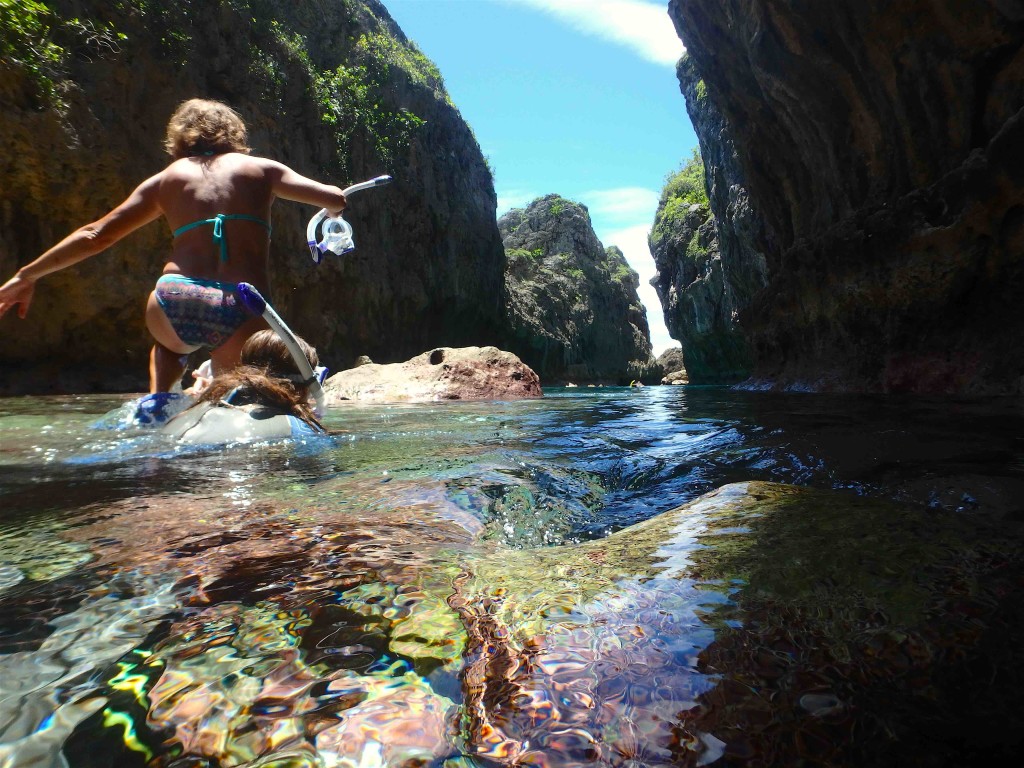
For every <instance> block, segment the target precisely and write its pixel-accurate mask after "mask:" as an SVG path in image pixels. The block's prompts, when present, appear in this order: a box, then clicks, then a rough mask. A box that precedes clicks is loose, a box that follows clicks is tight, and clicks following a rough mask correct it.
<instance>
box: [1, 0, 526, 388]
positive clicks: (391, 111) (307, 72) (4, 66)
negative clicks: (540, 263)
mask: <svg viewBox="0 0 1024 768" xmlns="http://www.w3.org/2000/svg"><path fill="white" fill-rule="evenodd" d="M34 5H35V6H39V5H40V4H34ZM14 6H17V7H16V8H14V10H12V6H10V5H8V6H7V7H6V8H0V46H2V50H3V52H4V56H3V60H2V62H0V107H2V109H0V148H2V149H0V179H3V183H0V273H2V274H3V276H4V278H6V276H7V275H9V274H10V273H12V272H13V271H14V270H15V269H16V267H17V266H19V265H21V264H24V263H26V262H28V261H30V260H31V259H32V258H34V257H35V256H37V255H38V254H39V253H40V252H42V251H43V250H44V249H45V248H47V247H49V246H50V245H52V244H53V243H55V242H56V241H57V240H59V239H60V238H61V237H63V236H64V235H65V234H67V233H68V232H70V231H71V230H72V229H74V228H75V227H76V226H79V225H81V224H84V223H86V222H88V221H91V220H92V219H94V218H96V217H98V216H100V215H102V214H103V213H105V212H106V211H107V210H108V209H109V208H111V207H112V206H114V205H116V204H117V203H118V202H120V201H121V200H122V199H123V198H124V197H125V196H126V195H127V194H128V193H129V192H130V191H131V189H132V188H133V187H134V186H135V185H136V184H137V183H138V182H140V181H141V180H142V179H144V178H146V177H147V176H148V175H151V174H153V173H156V172H157V171H159V170H160V169H161V168H162V167H164V165H165V164H166V162H167V156H166V155H164V154H163V153H162V149H161V144H162V137H163V132H164V128H165V125H166V121H167V118H168V117H169V115H170V113H171V112H172V111H173V109H174V107H175V106H176V105H177V104H178V103H179V102H180V101H182V100H184V99H186V98H191V97H193V96H204V97H209V98H216V99H221V100H224V101H226V102H228V103H229V104H231V105H232V106H234V107H235V108H236V109H237V110H238V111H239V112H240V113H241V114H242V116H243V117H244V118H245V119H246V122H247V124H248V125H249V128H250V139H251V143H252V145H253V147H254V151H255V153H256V154H260V155H265V156H270V157H274V158H275V159H279V160H282V161H283V162H286V163H288V164H289V165H291V166H292V167H294V168H295V169H296V170H298V171H300V172H302V173H305V174H307V175H311V176H314V177H317V178H321V179H325V180H331V181H333V182H335V183H338V184H340V185H341V186H345V185H347V184H349V183H352V182H354V181H359V180H362V179H365V178H369V177H372V176H376V175H378V174H382V173H389V174H391V175H392V176H393V177H394V182H393V183H392V185H391V186H389V187H384V188H380V189H377V190H372V191H367V192H363V193H360V194H359V195H358V196H353V198H352V200H351V205H350V209H349V212H348V213H347V214H346V218H347V219H348V220H349V221H350V222H351V224H352V225H353V228H354V230H355V240H356V246H357V250H356V251H355V252H354V253H352V254H350V255H348V256H346V257H345V258H343V259H336V258H333V257H330V256H328V257H327V259H325V261H324V263H323V264H321V265H320V266H319V267H316V266H314V265H313V263H312V261H311V259H310V258H309V255H308V250H307V248H306V245H305V223H306V221H307V220H308V218H309V216H311V215H312V214H313V213H314V210H312V209H311V208H309V207H308V206H300V205H297V204H294V203H289V202H286V201H285V202H279V203H277V204H276V205H275V207H274V216H273V227H274V236H273V243H272V251H271V260H272V275H271V278H272V284H273V288H272V291H273V296H272V300H273V302H274V304H275V307H276V308H277V310H278V312H279V313H280V314H281V315H282V316H284V317H285V319H286V320H287V321H288V322H289V324H290V325H292V327H293V328H294V329H295V330H296V332H298V333H300V334H302V335H303V336H305V337H306V338H308V339H309V340H311V341H312V342H313V343H314V344H315V345H316V346H317V347H318V349H319V350H320V355H321V358H322V359H324V360H325V361H327V362H328V363H329V364H330V365H331V367H333V368H335V369H340V368H344V367H347V366H348V365H350V364H351V362H352V361H353V360H354V359H355V357H356V356H357V355H359V354H369V355H370V356H372V357H373V358H374V359H375V360H377V361H379V362H387V361H390V360H404V359H407V358H408V357H411V356H412V355H414V354H418V353H419V352H422V351H423V350H424V349H429V348H432V347H437V346H464V345H471V344H492V343H496V344H499V345H501V344H502V342H503V341H504V339H503V334H504V333H505V331H504V329H505V327H506V321H505V313H504V307H503V306H502V301H503V290H502V287H503V281H504V267H505V258H504V252H503V250H502V247H501V239H500V236H499V234H498V230H497V227H496V225H495V217H494V214H495V207H496V197H495V194H494V189H493V181H492V178H491V175H490V172H489V170H488V169H487V166H486V163H485V162H484V159H483V156H482V154H481V152H480V149H479V146H478V144H477V142H476V140H475V139H474V137H473V135H472V132H471V131H470V129H469V127H468V126H467V125H466V124H465V122H464V121H463V119H462V118H461V116H460V115H459V112H458V110H457V109H456V108H455V107H454V106H453V105H452V103H451V101H450V99H449V97H448V95H447V93H446V91H445V89H444V84H443V81H442V79H441V77H440V75H439V73H438V72H437V70H436V68H435V67H434V66H433V65H432V64H431V63H430V62H429V61H428V60H427V59H426V58H425V57H423V55H422V54H421V53H420V52H419V51H418V50H417V49H416V48H415V47H414V46H413V45H411V44H410V43H409V42H408V41H407V39H406V38H405V36H404V35H403V33H402V32H401V30H400V29H399V28H398V27H397V25H396V24H395V23H394V22H393V21H392V19H391V18H390V17H389V15H388V13H387V11H386V9H385V8H384V6H383V5H381V4H380V3H379V2H376V0H363V1H357V0H306V1H305V2H301V3H295V2H291V1H290V0H216V1H214V2H205V1H203V2H201V1H200V0H178V2H175V3H173V4H172V3H165V2H156V1H155V0H147V1H146V2H135V3H107V2H99V0H49V2H47V3H45V4H41V7H42V8H43V10H42V11H39V12H35V11H32V12H31V13H30V10H29V6H28V5H27V4H25V5H22V4H17V3H15V4H14ZM47 9H49V10H48V11H47ZM14 13H23V14H28V15H29V16H30V17H31V18H28V22H31V23H30V24H28V25H26V20H25V17H24V16H23V17H22V18H21V19H20V20H18V19H15V18H14V17H13V16H12V14H14ZM17 24H20V25H21V26H20V27H19V26H17ZM32 24H34V25H35V26H32ZM47 45H51V46H53V47H51V48H47V47H45V46H47ZM169 245H170V235H169V233H168V232H167V230H166V229H165V228H164V227H163V225H162V224H156V223H154V224H151V225H149V226H147V227H146V228H144V229H143V230H140V231H139V232H136V233H134V234H133V235H131V236H130V237H129V238H127V239H126V240H125V241H123V242H122V243H120V244H118V245H117V246H115V247H114V248H112V249H111V250H110V251H108V252H106V253H105V254H102V255H100V256H97V257H95V258H94V259H92V260H91V261H89V262H87V263H85V264H83V265H80V266H77V267H74V268H71V269H68V270H65V271H64V272H62V273H59V274H56V275H53V276H50V277H48V278H46V279H45V280H44V281H42V282H41V283H40V285H39V287H38V289H37V295H36V300H35V304H34V305H33V307H32V309H31V312H30V315H29V318H28V319H27V320H25V321H20V322H19V321H18V320H17V319H16V318H11V317H7V318H4V320H3V321H2V322H0V390H6V391H45V390H46V389H52V388H54V387H56V388H58V389H64V390H70V391H85V390H89V389H104V390H108V391H109V390H112V389H138V388H140V387H142V386H144V385H145V381H146V371H145V367H146V354H147V350H148V347H149V344H150V340H149V338H148V334H147V333H146V330H145V327H144V324H143V318H142V310H143V307H144V302H145V298H146V296H147V294H148V292H149V291H150V290H151V289H152V285H153V283H154V282H155V280H156V277H157V276H158V275H159V272H160V269H161V267H162V264H163V261H164V259H165V257H166V255H167V254H168V252H169Z"/></svg>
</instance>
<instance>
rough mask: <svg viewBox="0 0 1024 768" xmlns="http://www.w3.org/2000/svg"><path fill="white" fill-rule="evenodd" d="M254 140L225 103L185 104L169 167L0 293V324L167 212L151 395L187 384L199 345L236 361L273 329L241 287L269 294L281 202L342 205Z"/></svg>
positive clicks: (154, 302) (340, 198) (150, 320)
mask: <svg viewBox="0 0 1024 768" xmlns="http://www.w3.org/2000/svg"><path fill="white" fill-rule="evenodd" d="M247 142H248V132H247V130H246V127H245V123H243V122H242V119H241V118H240V117H239V116H238V114H237V113H236V112H235V111H234V110H233V109H231V108H230V107H228V106H227V105H226V104H223V103H221V102H218V101H211V100H207V99H190V100H188V101H185V102H183V103H182V104H181V105H180V106H179V107H178V108H177V110H175V112H174V114H173V115H172V116H171V119H170V121H169V122H168V124H167V137H166V140H165V142H164V147H165V149H166V150H167V152H168V154H170V155H171V157H172V158H174V159H173V161H172V162H171V164H170V165H168V166H167V168H165V169H164V170H163V171H161V172H160V173H158V174H156V175H155V176H152V177H151V178H149V179H146V180H145V181H144V182H142V183H141V184H140V185H139V186H138V187H136V189H135V190H134V191H133V192H132V193H131V194H130V195H129V196H128V198H127V199H126V200H125V201H124V202H123V203H121V204H120V205H118V206H117V207H116V208H114V210H112V211H110V212H109V213H108V214H106V215H105V216H103V217H102V218H100V219H98V220H96V221H94V222H92V223H90V224H86V225H85V226H83V227H80V228H79V229H77V230H75V231H74V232H72V233H71V234H70V235H68V236H67V237H66V238H64V239H63V240H61V241H60V242H59V243H57V245H55V246H53V247H52V248H50V249H49V250H48V251H46V252H45V253H44V254H42V255H41V256H40V257H39V258H37V259H36V260H35V261H33V262H32V263H30V264H28V265H26V266H24V267H22V268H21V269H20V270H18V272H17V273H16V274H15V275H14V276H13V277H12V278H11V279H10V280H8V281H7V282H6V283H4V284H3V285H2V286H0V317H2V316H3V315H4V314H6V313H7V312H8V311H9V310H10V309H12V308H14V307H18V316H19V317H22V318H24V317H25V315H26V314H27V312H28V309H29V305H30V304H31V303H32V297H33V293H34V290H35V284H36V281H38V280H39V279H40V278H41V277H44V276H46V275H48V274H51V273H53V272H57V271H58V270H61V269H64V268H65V267H69V266H71V265H73V264H77V263H78V262H80V261H83V260H84V259H87V258H89V257H90V256H94V255H96V254H98V253H100V252H102V251H104V250H106V249H107V248H109V247H110V246H112V245H113V244H114V243H116V242H118V241H119V240H121V239H122V238H124V237H125V236H127V235H128V234H130V233H132V232H134V231H135V230H136V229H138V228H139V227H142V226H143V225H145V224H148V223H150V222H151V221H154V220H156V219H157V218H160V217H161V216H163V217H164V219H166V221H167V223H168V225H169V226H170V228H171V230H172V234H173V237H174V242H173V245H172V248H171V254H170V257H169V259H168V260H167V262H166V264H165V265H164V269H163V275H162V276H161V277H160V279H159V280H157V283H156V288H155V289H154V290H153V292H152V293H151V294H150V296H149V301H148V303H147V306H146V325H147V327H148V328H149V332H150V333H151V334H152V335H153V339H154V345H153V348H152V351H151V353H150V364H149V373H150V392H168V391H170V390H171V388H172V387H173V386H174V384H176V383H177V382H178V381H179V380H180V379H181V376H182V373H183V372H184V368H185V363H186V356H187V355H188V354H189V353H191V352H194V351H195V350H197V349H201V348H202V349H207V350H209V353H210V358H211V360H212V364H213V373H214V375H217V374H220V373H223V372H225V371H228V370H230V369H232V368H233V367H235V366H236V365H238V363H239V359H240V354H241V349H242V345H243V344H244V343H245V341H246V339H248V338H249V337H250V336H252V335H253V334H254V333H255V332H256V331H258V330H260V329H261V328H266V327H267V325H266V322H265V321H264V320H263V319H262V318H260V317H256V316H254V315H253V314H251V313H250V312H249V311H248V310H247V309H246V308H245V306H244V305H243V303H242V301H241V300H240V299H239V296H238V293H237V284H238V283H239V282H243V281H244V282H247V283H251V284H252V285H254V286H256V288H257V289H258V290H260V291H266V290H267V289H268V285H267V283H268V271H269V255H270V208H271V205H272V204H273V202H274V200H275V199H276V198H278V197H281V198H284V199H286V200H294V201H296V202H300V203H308V204H310V205H315V206H317V207H319V208H326V209H327V211H328V212H329V213H330V214H331V215H337V214H339V213H340V212H341V211H342V210H343V209H344V208H345V196H344V194H343V193H342V191H341V189H340V188H339V187H336V186H333V185H329V184H322V183H320V182H318V181H314V180H313V179H309V178H306V177H305V176H302V175H301V174H299V173H297V172H295V171H293V170H292V169H291V168H289V167H288V166H286V165H284V164H282V163H278V162H275V161H273V160H268V159H266V158H261V157H252V156H251V155H250V154H249V153H250V151H251V150H250V148H249V146H248V144H247Z"/></svg>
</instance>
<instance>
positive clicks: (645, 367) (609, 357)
mask: <svg viewBox="0 0 1024 768" xmlns="http://www.w3.org/2000/svg"><path fill="white" fill-rule="evenodd" d="M498 228H499V230H500V231H501V236H502V241H503V242H504V245H505V253H506V256H507V258H508V268H507V272H506V290H507V291H508V312H509V319H510V322H511V324H512V328H513V334H514V338H513V340H512V341H511V342H510V347H509V348H510V349H511V350H512V351H513V352H515V353H516V354H518V355H519V356H520V357H522V358H523V360H524V361H525V362H526V363H527V364H529V365H530V367H532V368H533V369H534V370H535V371H537V373H538V374H540V377H541V380H542V381H544V382H545V383H547V382H549V381H551V380H555V381H566V380H569V381H590V382H593V381H603V382H610V383H613V384H615V383H621V384H628V383H629V382H630V381H632V380H634V379H637V380H639V379H642V378H643V379H652V380H654V381H656V380H657V378H658V376H660V374H657V375H655V374H656V371H655V369H656V364H655V363H654V360H653V358H652V355H651V337H650V330H649V328H648V326H647V312H646V310H645V309H644V306H643V304H642V303H641V302H640V298H639V296H638V295H637V289H638V288H639V286H640V279H639V277H638V276H637V274H636V272H634V271H633V270H632V268H630V266H629V264H627V263H626V259H625V257H624V256H623V255H622V251H620V250H619V249H618V248H616V247H615V246H610V247H608V248H605V247H604V246H603V245H602V244H601V241H600V240H598V239H597V235H596V234H595V233H594V229H593V226H592V225H591V223H590V214H589V213H588V212H587V209H586V207H585V206H582V205H580V204H578V203H574V202H572V201H570V200H566V199H564V198H562V197H560V196H558V195H547V196H546V197H542V198H540V199H538V200H535V201H533V202H532V203H531V204H530V205H528V206H527V207H526V208H524V209H515V210H512V211H509V212H508V213H506V214H505V215H504V216H502V217H501V219H500V220H499V221H498Z"/></svg>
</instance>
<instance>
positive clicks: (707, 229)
mask: <svg viewBox="0 0 1024 768" xmlns="http://www.w3.org/2000/svg"><path fill="white" fill-rule="evenodd" d="M684 61H685V60H684ZM682 66H684V65H683V64H681V67H682ZM713 114H714V113H713V111H712V110H711V109H710V107H708V108H707V112H706V113H705V114H704V115H703V117H704V118H705V120H704V122H703V123H702V124H701V125H702V127H703V128H705V130H704V131H702V132H701V134H700V135H709V136H714V137H715V138H716V139H717V141H706V143H707V144H708V149H709V150H710V151H711V152H713V153H714V154H713V155H712V157H714V158H715V161H716V162H714V163H709V164H708V166H707V169H705V165H704V163H703V162H702V160H701V156H700V155H699V154H696V153H694V156H693V157H692V158H691V159H690V161H689V162H687V163H686V164H685V165H684V166H683V167H682V168H681V169H680V170H679V171H677V172H676V173H674V174H672V175H671V176H670V177H669V178H668V180H667V181H666V184H665V188H664V189H663V190H662V192H661V199H660V200H659V202H658V210H657V212H656V213H655V217H654V225H653V226H652V228H651V234H650V237H649V245H650V249H651V255H652V256H653V257H654V263H655V265H656V267H657V273H656V274H655V276H654V278H653V279H652V280H651V284H652V285H653V286H654V288H655V289H656V290H657V292H658V298H659V299H660V300H661V305H662V309H663V310H664V313H665V325H666V326H667V327H668V329H669V332H670V333H671V334H672V337H673V338H675V339H678V340H679V341H681V342H682V347H683V353H682V354H683V357H684V358H685V364H686V371H687V374H688V375H689V377H690V380H691V381H693V382H694V383H700V384H723V383H734V382H737V381H741V380H743V379H745V378H746V377H747V376H749V375H750V371H751V365H752V361H751V350H750V346H749V343H748V341H747V338H746V336H745V335H744V334H743V332H742V329H741V328H739V326H738V324H737V316H738V314H739V312H740V310H742V309H744V308H745V307H746V306H747V304H748V303H749V302H750V299H751V297H752V296H753V295H754V294H756V293H757V291H759V290H760V289H761V288H763V287H764V280H765V273H764V269H765V268H764V257H763V256H762V255H761V253H760V252H759V251H758V250H757V242H756V240H755V239H754V238H753V237H751V223H752V222H754V223H756V221H757V219H756V217H754V216H753V215H752V212H751V211H750V207H749V205H748V204H747V200H746V192H745V190H744V189H743V187H742V186H741V185H740V184H739V183H737V181H738V177H737V173H738V172H737V170H736V168H735V154H734V153H733V152H732V145H731V143H730V142H729V141H728V135H727V133H726V132H725V130H724V126H722V125H721V123H720V121H719V122H718V124H717V125H712V121H711V120H710V119H707V118H708V117H709V116H710V115H713ZM695 124H696V120H695ZM709 128H710V129H711V130H707V129H709ZM714 129H717V130H714ZM712 131H713V132H712ZM703 143H704V142H702V146H703ZM705 170H707V173H705ZM708 189H710V191H711V195H710V199H713V200H714V201H715V206H714V207H715V209H717V210H719V211H721V212H722V214H721V217H720V218H719V217H716V216H715V215H714V214H712V213H711V207H710V206H709V195H708Z"/></svg>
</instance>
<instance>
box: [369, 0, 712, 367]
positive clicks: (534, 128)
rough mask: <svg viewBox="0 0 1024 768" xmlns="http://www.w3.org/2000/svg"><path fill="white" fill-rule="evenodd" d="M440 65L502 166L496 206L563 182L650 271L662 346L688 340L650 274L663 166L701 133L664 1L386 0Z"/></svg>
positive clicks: (676, 162) (648, 301)
mask: <svg viewBox="0 0 1024 768" xmlns="http://www.w3.org/2000/svg"><path fill="white" fill-rule="evenodd" d="M383 2H384V5H385V7H387V9H388V12H389V13H390V14H391V16H392V17H393V18H394V19H395V21H396V22H398V25H399V26H400V27H401V28H402V31H403V32H405V34H406V36H408V37H409V38H410V39H411V40H413V41H414V42H415V43H416V44H417V45H418V46H419V48H420V50H422V51H423V53H425V54H426V55H427V56H428V57H429V58H430V59H431V60H432V61H433V62H434V63H435V64H437V66H438V68H439V69H440V70H441V74H442V76H443V77H444V80H445V85H446V86H447V88H448V92H449V93H450V94H451V97H452V100H453V101H454V102H455V105H456V106H457V107H458V108H459V111H460V112H461V113H462V116H463V118H465V120H466V122H467V123H469V125H470V127H472V129H473V132H474V133H475V134H476V137H477V140H478V141H479V142H480V147H481V149H482V150H483V153H484V155H485V156H486V157H487V158H488V160H489V162H490V164H491V168H492V169H493V170H494V185H495V191H496V192H497V194H498V215H499V216H500V215H501V214H503V213H505V212H506V211H508V210H509V209H510V208H521V207H523V206H524V205H526V204H527V203H529V202H530V201H532V200H534V199H536V198H538V197H541V196H543V195H546V194H549V193H552V192H555V193H558V194H560V195H562V196H563V197H566V198H569V199H570V200H575V201H576V202H580V203H583V204H584V205H586V206H587V208H588V209H589V211H590V217H591V220H592V221H593V223H594V230H595V231H596V232H597V236H598V238H600V240H601V242H602V243H604V245H605V246H609V245H617V246H618V247H619V248H621V249H622V251H623V253H624V254H625V255H626V259H627V260H628V261H629V263H630V265H631V266H632V267H633V269H635V270H636V271H637V272H638V273H639V274H640V298H641V300H643V302H644V304H645V306H646V307H647V319H648V322H649V323H650V325H651V340H652V342H653V344H654V351H655V354H659V353H661V352H662V351H664V350H665V349H667V348H668V347H672V346H678V342H675V341H673V340H672V339H671V338H670V337H669V336H668V332H667V331H666V330H665V325H664V320H663V318H662V313H661V306H660V304H659V303H658V298H657V295H656V294H655V292H654V289H653V288H651V287H650V286H649V285H648V281H649V280H650V278H651V277H653V276H654V260H653V259H652V258H651V255H650V252H649V251H648V249H647V233H648V232H649V230H650V227H651V223H652V221H653V220H654V212H655V210H656V209H657V207H658V195H659V194H660V192H661V188H662V186H663V184H664V181H665V177H666V176H667V175H668V174H669V173H671V172H672V171H675V170H676V169H677V168H679V167H680V165H681V164H682V163H683V161H684V160H685V159H686V158H688V157H689V156H690V153H691V151H692V149H693V148H694V147H696V146H697V137H696V136H695V135H694V132H693V126H692V125H691V124H690V120H689V117H687V114H686V104H685V102H684V100H683V97H682V95H681V94H680V92H679V83H678V81H677V80H676V76H675V62H676V61H677V60H678V58H679V56H681V55H682V53H683V45H682V43H681V42H680V40H679V38H678V37H677V36H676V33H675V30H674V29H673V27H672V22H671V21H670V20H669V18H668V12H667V10H666V9H667V6H668V3H667V2H657V3H656V2H648V0H383Z"/></svg>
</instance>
